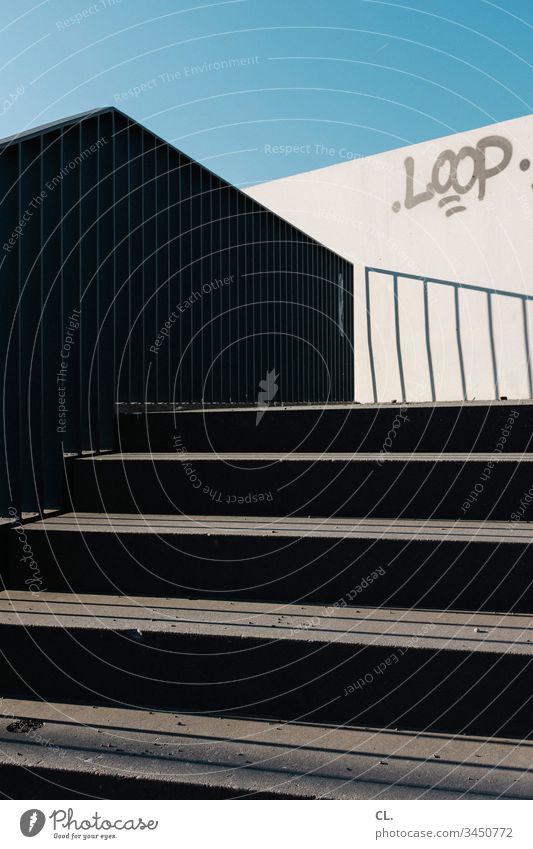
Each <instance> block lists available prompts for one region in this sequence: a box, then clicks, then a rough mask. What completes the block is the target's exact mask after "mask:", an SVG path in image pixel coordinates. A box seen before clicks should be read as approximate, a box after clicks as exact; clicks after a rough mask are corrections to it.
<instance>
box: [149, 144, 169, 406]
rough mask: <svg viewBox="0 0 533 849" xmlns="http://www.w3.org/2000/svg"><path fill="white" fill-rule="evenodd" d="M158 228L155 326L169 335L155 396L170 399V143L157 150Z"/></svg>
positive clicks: (159, 359) (160, 360)
mask: <svg viewBox="0 0 533 849" xmlns="http://www.w3.org/2000/svg"><path fill="white" fill-rule="evenodd" d="M155 167H156V174H155V228H156V245H155V251H156V254H155V263H156V269H155V284H156V285H155V328H154V332H153V339H155V338H156V335H157V334H158V333H159V332H161V329H162V328H166V329H167V331H168V336H167V337H166V339H165V343H164V345H163V346H162V347H161V350H160V352H159V354H158V355H157V382H156V384H155V387H154V388H155V400H156V401H159V402H160V401H169V398H170V396H169V394H168V387H169V370H168V367H169V341H170V338H169V337H170V335H171V333H173V332H174V331H173V328H172V326H171V325H170V324H169V315H170V303H169V291H170V285H169V274H168V265H169V263H168V250H169V232H168V147H167V146H166V145H159V146H158V147H157V148H156V151H155ZM153 339H152V341H149V344H148V348H147V352H146V357H147V362H148V363H150V362H153V358H152V356H151V355H152V353H153V352H151V351H150V348H151V347H152V346H153Z"/></svg>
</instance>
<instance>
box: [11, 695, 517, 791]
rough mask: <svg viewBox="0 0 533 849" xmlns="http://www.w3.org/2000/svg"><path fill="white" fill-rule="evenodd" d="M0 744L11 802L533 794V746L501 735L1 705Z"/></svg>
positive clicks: (55, 705) (15, 701) (27, 703)
mask: <svg viewBox="0 0 533 849" xmlns="http://www.w3.org/2000/svg"><path fill="white" fill-rule="evenodd" d="M0 741H1V745H0V794H1V795H2V796H3V797H9V798H16V799H26V798H28V796H29V797H32V798H38V799H51V798H54V799H55V798H57V795H58V793H59V791H60V789H61V792H62V798H65V795H66V796H67V797H68V798H70V799H71V798H83V797H84V796H85V797H93V798H94V797H96V798H115V799H121V798H136V799H138V798H140V799H142V798H160V799H161V798H163V799H169V798H170V799H189V798H190V799H195V798H196V799H197V798H219V799H220V798H233V799H235V798H241V799H242V798H263V799H268V798H273V799H276V798H277V799H376V800H377V799H383V800H386V799H435V800H444V799H480V800H482V799H496V798H507V799H532V798H533V770H532V766H531V764H532V757H533V750H532V747H533V744H532V743H529V742H521V743H517V741H515V740H508V739H491V740H486V739H483V738H479V737H453V736H448V735H443V734H431V733H421V734H409V733H406V732H400V731H379V730H377V729H370V728H335V727H331V726H327V725H314V724H311V723H308V724H305V723H293V724H289V723H283V724H280V723H272V722H268V721H258V720H254V719H249V718H233V717H232V718H228V717H220V716H198V715H191V714H181V713H165V712H159V711H158V712H154V711H147V710H145V711H141V710H133V709H124V708H112V707H99V706H96V705H94V704H68V703H67V704H66V703H57V702H54V703H48V704H47V703H43V702H39V701H35V700H28V701H25V700H18V699H9V698H7V699H4V700H3V702H2V716H1V717H0ZM39 744H40V745H39ZM65 791H66V793H65Z"/></svg>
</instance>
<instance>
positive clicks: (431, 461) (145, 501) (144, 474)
mask: <svg viewBox="0 0 533 849" xmlns="http://www.w3.org/2000/svg"><path fill="white" fill-rule="evenodd" d="M70 476H71V485H70V491H71V493H72V506H73V509H74V510H76V511H77V512H111V513H151V514H153V513H162V514H168V513H178V514H179V513H184V514H188V515H203V514H205V513H209V514H211V515H216V516H222V515H234V516H235V515H250V516H256V515H258V514H260V515H262V516H269V517H274V516H287V517H295V516H314V517H322V516H345V517H350V518H356V517H365V518H382V519H388V518H390V517H397V518H405V519H415V520H421V519H449V520H451V519H473V520H486V519H491V520H502V521H510V520H511V519H513V518H518V520H520V519H525V520H526V521H527V520H528V518H530V516H531V517H533V508H532V506H531V504H533V454H525V455H522V454H514V453H508V454H498V455H491V454H420V453H417V454H388V455H386V456H384V457H383V456H380V455H379V454H363V453H358V454H345V453H344V454H342V453H329V454H307V453H298V454H296V453H293V454H283V453H261V454H257V455H252V454H246V453H231V454H218V455H215V454H202V453H200V454H184V453H176V452H169V453H153V454H151V453H144V454H143V453H128V454H118V453H110V454H102V455H98V456H92V455H86V456H84V457H82V458H76V459H74V460H73V461H72V462H71V463H70Z"/></svg>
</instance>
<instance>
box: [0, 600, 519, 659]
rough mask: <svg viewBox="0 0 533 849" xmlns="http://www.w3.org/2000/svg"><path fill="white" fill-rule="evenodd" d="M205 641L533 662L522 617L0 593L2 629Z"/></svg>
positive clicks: (0, 623)
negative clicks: (380, 649) (350, 647)
mask: <svg viewBox="0 0 533 849" xmlns="http://www.w3.org/2000/svg"><path fill="white" fill-rule="evenodd" d="M6 625H11V626H13V625H19V626H22V627H24V628H31V627H36V626H39V627H48V628H61V629H67V630H68V629H73V628H85V629H99V630H105V629H108V630H110V631H115V632H129V633H125V636H128V638H129V637H131V638H132V639H142V634H143V632H157V633H160V634H161V633H163V634H172V635H176V634H188V635H194V634H202V635H209V636H218V637H223V638H235V637H239V638H247V639H254V640H263V641H267V642H272V641H277V640H297V641H302V640H303V641H305V642H308V643H310V642H313V643H316V644H317V646H320V645H328V644H333V643H337V644H344V645H353V646H360V647H365V646H380V647H383V646H391V647H397V648H407V649H409V648H423V649H427V650H431V651H435V650H447V651H451V650H453V651H457V652H462V653H466V654H470V653H471V652H473V651H477V652H485V653H486V652H489V653H494V654H503V653H505V654H513V655H525V656H533V621H532V619H531V617H530V616H524V615H520V614H496V613H469V612H456V611H424V610H408V609H397V608H396V609H391V608H387V609H382V608H378V609H373V608H358V609H354V608H326V607H324V606H323V605H292V604H277V605H276V604H274V605H273V604H267V603H262V602H242V601H238V602H231V601H218V600H216V601H215V600H213V601H205V600H199V601H198V600H191V599H170V598H153V597H127V596H110V595H89V594H76V595H74V594H72V593H52V592H42V593H32V592H30V591H17V590H14V591H3V592H1V593H0V627H1V626H6Z"/></svg>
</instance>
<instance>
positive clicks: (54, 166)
mask: <svg viewBox="0 0 533 849" xmlns="http://www.w3.org/2000/svg"><path fill="white" fill-rule="evenodd" d="M41 165H42V172H41V185H42V187H43V190H44V191H45V192H46V196H45V198H44V201H43V208H42V216H41V246H42V258H41V303H42V314H41V351H42V356H41V362H42V365H41V373H42V383H41V392H42V433H43V436H42V454H43V457H42V464H43V479H44V504H45V506H46V507H49V508H52V507H55V508H58V507H61V506H62V505H63V503H64V496H65V493H64V491H63V481H62V474H61V473H58V469H61V470H62V466H63V458H62V453H61V440H62V435H61V433H60V432H59V427H60V424H59V420H58V394H57V390H58V384H57V373H58V371H59V367H60V364H59V355H60V342H59V340H60V339H61V333H62V326H61V323H62V318H61V262H60V258H61V229H62V223H61V190H60V189H59V188H57V187H56V186H55V185H54V178H55V177H56V175H57V174H59V173H60V171H61V135H60V133H59V132H58V131H54V132H51V133H47V134H46V135H45V136H44V137H43V149H42V156H41Z"/></svg>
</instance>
